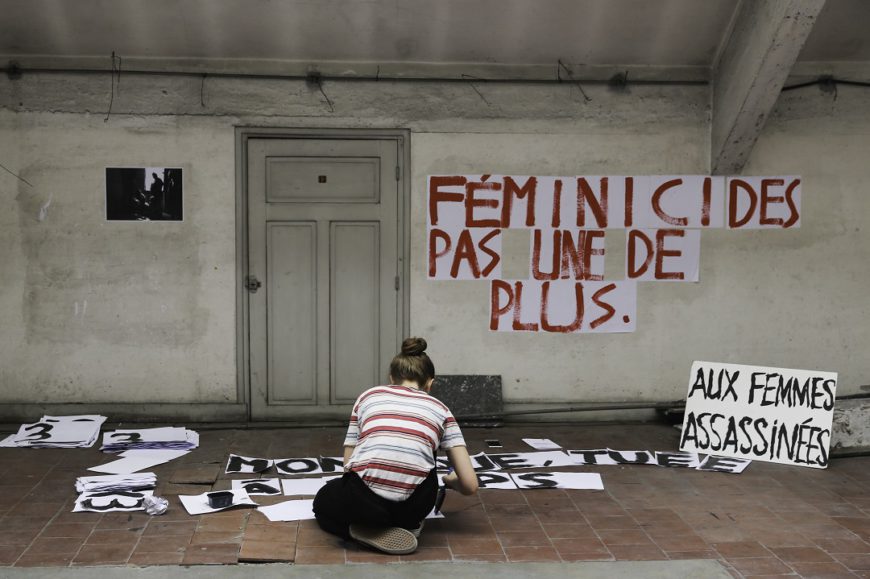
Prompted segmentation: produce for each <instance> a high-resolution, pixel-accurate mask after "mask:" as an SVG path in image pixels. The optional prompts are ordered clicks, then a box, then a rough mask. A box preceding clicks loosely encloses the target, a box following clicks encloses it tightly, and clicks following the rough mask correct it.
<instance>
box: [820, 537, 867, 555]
mask: <svg viewBox="0 0 870 579" xmlns="http://www.w3.org/2000/svg"><path fill="white" fill-rule="evenodd" d="M813 540H814V541H815V543H816V545H818V546H819V547H821V548H822V549H823V550H824V551H826V552H828V553H870V543H866V542H865V541H862V540H860V539H830V538H828V537H825V538H823V539H821V538H815V539H813Z"/></svg>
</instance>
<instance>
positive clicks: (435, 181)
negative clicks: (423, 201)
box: [429, 176, 465, 225]
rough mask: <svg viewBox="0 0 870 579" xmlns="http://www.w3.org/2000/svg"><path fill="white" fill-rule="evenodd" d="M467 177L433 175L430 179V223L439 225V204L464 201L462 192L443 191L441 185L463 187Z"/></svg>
mask: <svg viewBox="0 0 870 579" xmlns="http://www.w3.org/2000/svg"><path fill="white" fill-rule="evenodd" d="M464 185H465V177H458V176H457V177H431V178H430V179H429V218H430V219H431V221H430V225H438V204H439V203H445V202H447V203H458V202H462V200H463V195H462V193H451V192H448V191H441V190H440V189H439V187H461V186H464Z"/></svg>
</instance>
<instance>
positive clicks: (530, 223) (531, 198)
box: [501, 177, 538, 227]
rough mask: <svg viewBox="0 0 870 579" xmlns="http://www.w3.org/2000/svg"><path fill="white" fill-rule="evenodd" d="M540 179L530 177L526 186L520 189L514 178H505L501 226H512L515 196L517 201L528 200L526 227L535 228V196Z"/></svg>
mask: <svg viewBox="0 0 870 579" xmlns="http://www.w3.org/2000/svg"><path fill="white" fill-rule="evenodd" d="M537 187H538V178H537V177H529V178H528V179H527V180H526V183H525V185H523V186H522V187H520V186H519V185H517V183H516V181H514V179H513V177H505V178H504V190H503V191H502V205H501V226H502V227H510V226H511V210H512V208H513V203H514V201H513V200H514V196H516V198H517V199H523V198H525V200H526V226H527V227H534V226H535V194H536V193H537Z"/></svg>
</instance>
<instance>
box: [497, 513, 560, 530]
mask: <svg viewBox="0 0 870 579" xmlns="http://www.w3.org/2000/svg"><path fill="white" fill-rule="evenodd" d="M559 522H561V521H559ZM489 524H490V525H491V526H492V528H493V529H494V530H495V531H496V532H506V531H524V530H526V529H535V530H537V529H541V528H542V526H541V525H542V522H541V521H539V520H538V518H537V517H535V516H528V517H491V518H490V519H489ZM544 524H547V523H544ZM484 525H486V523H484Z"/></svg>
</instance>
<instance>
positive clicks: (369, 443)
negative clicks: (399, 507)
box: [344, 386, 465, 501]
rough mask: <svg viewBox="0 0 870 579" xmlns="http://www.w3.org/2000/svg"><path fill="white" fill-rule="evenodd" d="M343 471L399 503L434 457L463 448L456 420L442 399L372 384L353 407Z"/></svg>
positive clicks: (416, 482)
mask: <svg viewBox="0 0 870 579" xmlns="http://www.w3.org/2000/svg"><path fill="white" fill-rule="evenodd" d="M344 445H345V446H353V447H355V448H354V450H353V454H352V455H351V457H350V461H349V462H348V464H347V465H346V468H348V469H349V470H352V471H353V472H355V473H357V475H359V477H360V478H361V479H362V480H363V482H365V483H366V485H368V487H369V488H370V489H372V491H373V492H375V493H376V494H378V495H380V496H382V497H384V498H387V499H389V500H392V501H403V500H405V499H407V498H408V497H409V496H411V493H413V492H414V490H415V489H416V488H417V486H418V485H419V484H420V483H421V482H423V480H424V479H425V478H426V477H427V476H428V475H429V472H430V471H431V470H432V469H433V468H435V453H436V451H437V450H438V449H441V450H447V449H448V448H452V447H454V446H465V439H464V438H463V437H462V432H461V431H460V430H459V425H458V424H457V423H456V419H455V418H454V417H453V414H452V413H451V412H450V409H449V408H447V406H445V405H444V404H443V403H442V402H441V401H439V400H438V399H437V398H435V397H433V396H430V395H429V394H427V393H426V392H423V391H422V390H417V389H416V388H409V387H407V386H375V387H374V388H369V389H368V390H366V391H365V392H363V393H362V394H361V395H360V397H359V398H357V400H356V403H355V404H354V407H353V413H352V414H351V417H350V425H349V426H348V429H347V436H346V437H345V440H344Z"/></svg>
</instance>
